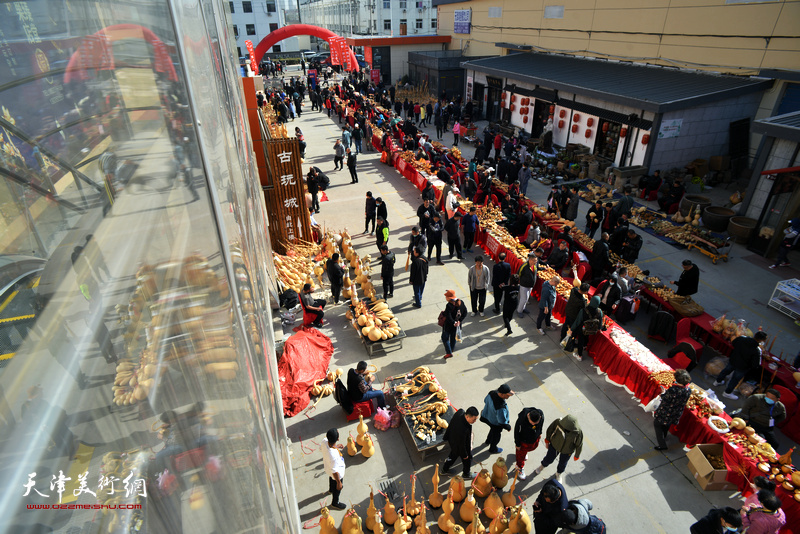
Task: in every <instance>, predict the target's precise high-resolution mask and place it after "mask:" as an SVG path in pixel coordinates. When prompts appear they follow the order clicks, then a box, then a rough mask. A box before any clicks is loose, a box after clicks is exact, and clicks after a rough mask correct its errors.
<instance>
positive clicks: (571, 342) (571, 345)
mask: <svg viewBox="0 0 800 534" xmlns="http://www.w3.org/2000/svg"><path fill="white" fill-rule="evenodd" d="M564 341H566V343H564V350H565V351H567V352H572V351H574V350H575V338H574V337H573V336H568V337H566V338H564Z"/></svg>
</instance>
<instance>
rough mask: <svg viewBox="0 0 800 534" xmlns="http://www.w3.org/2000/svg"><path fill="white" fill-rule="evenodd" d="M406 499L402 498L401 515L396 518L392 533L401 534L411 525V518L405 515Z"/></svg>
mask: <svg viewBox="0 0 800 534" xmlns="http://www.w3.org/2000/svg"><path fill="white" fill-rule="evenodd" d="M406 510H407V508H406V498H405V497H403V515H401V516H400V517H398V518H397V521H395V522H394V532H395V534H403V533H404V532H406V531H407V530H408V529H409V528H411V525H412V524H413V523H412V521H411V518H410V517H408V513H406Z"/></svg>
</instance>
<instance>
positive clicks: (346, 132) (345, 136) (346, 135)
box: [342, 126, 353, 149]
mask: <svg viewBox="0 0 800 534" xmlns="http://www.w3.org/2000/svg"><path fill="white" fill-rule="evenodd" d="M342 144H343V145H344V148H345V149H348V148H350V147H352V146H353V136H352V135H351V134H350V128H349V127H348V126H344V127H343V128H342Z"/></svg>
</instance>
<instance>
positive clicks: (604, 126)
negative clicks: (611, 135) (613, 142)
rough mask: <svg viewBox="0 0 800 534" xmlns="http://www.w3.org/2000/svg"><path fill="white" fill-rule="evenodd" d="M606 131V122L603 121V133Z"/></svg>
mask: <svg viewBox="0 0 800 534" xmlns="http://www.w3.org/2000/svg"><path fill="white" fill-rule="evenodd" d="M607 131H608V123H607V122H604V123H603V133H606V132H607Z"/></svg>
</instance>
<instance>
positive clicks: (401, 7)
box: [400, 0, 408, 9]
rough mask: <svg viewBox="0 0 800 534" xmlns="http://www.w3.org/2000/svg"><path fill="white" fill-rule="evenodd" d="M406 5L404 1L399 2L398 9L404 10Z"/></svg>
mask: <svg viewBox="0 0 800 534" xmlns="http://www.w3.org/2000/svg"><path fill="white" fill-rule="evenodd" d="M407 4H408V2H406V0H400V9H405V8H406V5H407Z"/></svg>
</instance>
